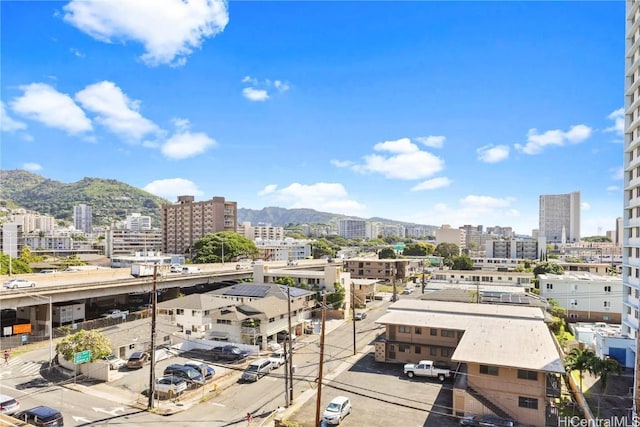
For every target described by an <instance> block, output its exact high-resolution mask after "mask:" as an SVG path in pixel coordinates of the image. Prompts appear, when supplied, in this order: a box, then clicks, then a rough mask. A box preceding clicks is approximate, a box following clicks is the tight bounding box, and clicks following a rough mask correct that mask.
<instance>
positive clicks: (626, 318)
mask: <svg viewBox="0 0 640 427" xmlns="http://www.w3.org/2000/svg"><path fill="white" fill-rule="evenodd" d="M625 24H626V25H625V28H626V39H625V50H624V51H625V59H624V60H625V76H626V78H625V82H624V89H625V92H624V109H625V120H624V122H625V129H624V143H623V151H624V152H623V162H622V163H623V169H624V175H623V180H624V184H623V185H624V193H623V202H622V209H623V215H622V218H623V220H622V221H623V224H622V247H623V248H622V287H623V290H622V305H623V307H622V333H623V334H626V335H629V336H630V337H631V338H634V339H635V340H636V345H635V348H629V349H627V350H626V351H627V355H626V356H627V358H633V359H631V360H635V378H634V387H633V401H634V405H633V409H634V415H635V414H637V413H638V409H639V408H640V393H639V390H638V387H640V378H639V374H640V360H639V359H638V352H637V348H639V346H638V317H639V315H638V311H640V174H639V172H640V120H639V119H640V104H639V103H638V100H640V43H638V40H640V2H638V1H636V0H626V23H625ZM630 347H631V346H630ZM634 419H635V418H634Z"/></svg>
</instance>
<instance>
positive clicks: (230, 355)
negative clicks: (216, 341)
mask: <svg viewBox="0 0 640 427" xmlns="http://www.w3.org/2000/svg"><path fill="white" fill-rule="evenodd" d="M211 352H212V353H213V358H214V359H215V360H242V359H244V358H246V357H247V356H248V355H249V353H248V352H246V351H243V350H240V347H236V346H235V345H225V346H222V347H214V348H213V350H211Z"/></svg>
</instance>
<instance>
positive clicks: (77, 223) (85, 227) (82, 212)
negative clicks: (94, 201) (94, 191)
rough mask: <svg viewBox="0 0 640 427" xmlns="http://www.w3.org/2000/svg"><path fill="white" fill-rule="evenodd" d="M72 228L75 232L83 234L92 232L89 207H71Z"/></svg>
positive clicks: (82, 205)
mask: <svg viewBox="0 0 640 427" xmlns="http://www.w3.org/2000/svg"><path fill="white" fill-rule="evenodd" d="M73 226H74V227H75V229H76V230H78V231H83V232H85V233H91V232H92V231H93V214H92V210H91V206H87V205H84V204H80V205H76V206H74V207H73Z"/></svg>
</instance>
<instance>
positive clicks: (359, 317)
mask: <svg viewBox="0 0 640 427" xmlns="http://www.w3.org/2000/svg"><path fill="white" fill-rule="evenodd" d="M366 318H367V313H365V312H364V311H360V312H358V313H356V316H355V319H356V320H364V319H366Z"/></svg>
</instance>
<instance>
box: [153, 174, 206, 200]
mask: <svg viewBox="0 0 640 427" xmlns="http://www.w3.org/2000/svg"><path fill="white" fill-rule="evenodd" d="M143 190H145V191H148V192H149V193H151V194H155V195H156V196H158V197H164V198H165V199H168V200H175V199H177V197H178V196H184V195H189V196H200V195H202V194H203V192H202V191H200V190H199V189H198V186H197V185H196V184H195V183H193V182H192V181H189V180H188V179H184V178H169V179H159V180H156V181H152V182H150V183H149V184H147V185H145V186H144V188H143Z"/></svg>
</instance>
